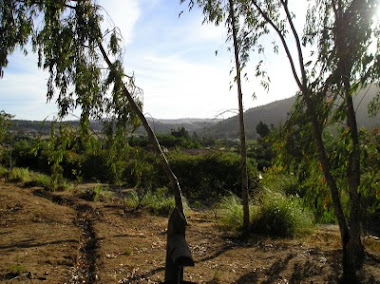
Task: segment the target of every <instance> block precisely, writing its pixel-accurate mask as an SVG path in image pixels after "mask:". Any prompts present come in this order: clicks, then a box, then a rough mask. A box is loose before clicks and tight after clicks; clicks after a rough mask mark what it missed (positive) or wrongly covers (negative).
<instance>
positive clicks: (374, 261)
mask: <svg viewBox="0 0 380 284" xmlns="http://www.w3.org/2000/svg"><path fill="white" fill-rule="evenodd" d="M122 204H123V202H122V201H121V200H120V199H118V198H111V199H109V200H106V201H103V202H100V201H97V202H94V201H89V200H84V199H82V198H79V196H77V195H76V194H75V193H73V192H69V191H65V192H46V191H43V190H41V189H38V188H19V187H17V186H14V185H1V184H0V228H1V230H0V234H1V237H0V282H5V283H8V282H9V283H42V282H43V283H77V282H75V281H77V280H76V278H75V277H76V274H75V271H77V270H78V269H80V268H81V267H83V266H85V264H84V263H83V259H82V258H81V257H80V256H81V253H82V252H81V251H82V250H83V248H85V247H86V246H82V245H81V242H82V237H81V230H82V229H83V228H80V226H79V225H81V226H85V225H86V226H89V227H91V240H92V241H94V246H93V248H94V249H95V251H94V252H92V254H91V259H92V261H93V262H94V263H93V265H92V268H93V269H92V273H93V274H95V275H92V277H91V278H90V279H93V281H94V282H92V283H160V282H162V281H163V279H164V269H165V248H166V228H167V217H160V216H153V215H151V214H148V213H146V212H144V211H141V210H135V211H133V210H132V211H129V212H124V210H123V208H122ZM78 208H81V210H82V211H80V218H81V219H80V221H81V222H78ZM216 217H218V216H215V214H214V212H212V211H204V212H194V211H192V212H190V213H188V222H189V226H188V228H187V233H186V237H187V241H188V243H189V246H190V249H191V251H192V254H193V258H194V260H195V267H190V268H185V271H184V279H185V280H187V281H192V282H195V283H312V282H313V283H336V282H337V280H338V278H339V276H340V274H341V266H340V260H341V251H340V244H339V233H338V229H337V227H336V226H334V225H329V226H323V227H320V228H319V227H317V228H315V229H314V231H313V232H312V233H311V234H309V235H304V236H302V237H297V238H291V239H287V238H284V239H278V238H277V239H271V238H267V237H262V236H258V235H255V236H253V237H252V238H251V239H249V240H241V239H239V238H238V237H236V235H234V234H228V233H226V232H225V231H222V230H220V225H219V223H218V221H217V219H216ZM78 224H79V225H78ZM364 243H365V246H366V251H367V253H368V255H369V257H367V259H366V263H365V267H364V273H363V275H364V281H363V282H364V283H378V282H376V281H378V279H380V263H379V259H380V251H379V244H380V241H379V239H376V238H375V237H373V236H369V237H368V238H366V240H365V242H364ZM85 283H89V282H88V281H87V282H85Z"/></svg>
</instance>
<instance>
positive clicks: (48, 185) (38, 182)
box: [25, 172, 54, 190]
mask: <svg viewBox="0 0 380 284" xmlns="http://www.w3.org/2000/svg"><path fill="white" fill-rule="evenodd" d="M25 185H26V186H40V187H43V188H44V189H48V190H50V189H54V188H53V184H52V180H51V177H50V176H48V175H45V174H41V173H35V172H33V173H31V180H30V181H28V182H27V183H26V184H25Z"/></svg>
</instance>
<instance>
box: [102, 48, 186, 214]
mask: <svg viewBox="0 0 380 284" xmlns="http://www.w3.org/2000/svg"><path fill="white" fill-rule="evenodd" d="M98 45H99V48H100V51H101V53H102V55H103V58H104V60H105V61H106V62H107V65H108V67H109V68H112V67H113V64H112V62H111V61H110V59H109V58H108V56H107V53H106V51H105V49H104V47H103V45H102V43H101V42H98ZM123 92H124V95H125V96H126V98H127V100H128V103H129V104H130V106H131V108H132V110H133V111H134V112H135V114H136V115H137V116H138V117H139V119H140V121H141V123H142V124H143V127H144V129H145V131H146V132H147V134H148V138H149V140H150V142H151V144H152V146H153V148H154V151H155V152H156V154H157V155H158V157H159V159H160V162H161V165H162V168H163V170H164V172H165V174H166V176H167V178H168V179H169V181H170V184H171V186H172V189H173V192H174V198H175V205H176V207H177V208H178V209H179V210H180V212H182V214H184V212H183V204H182V190H181V187H180V184H179V182H178V179H177V177H176V175H175V174H174V173H173V171H172V170H171V168H170V165H169V162H168V160H167V158H166V156H165V153H164V152H163V151H162V148H161V145H160V143H159V142H158V139H157V137H156V135H155V134H154V132H153V130H152V128H151V127H150V126H149V124H148V121H147V120H146V118H145V116H144V114H143V113H142V111H141V110H140V108H139V107H138V105H137V104H136V102H135V101H134V99H133V97H132V95H131V93H130V92H129V91H128V89H127V88H126V87H125V85H123Z"/></svg>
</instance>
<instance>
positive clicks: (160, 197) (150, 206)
mask: <svg viewBox="0 0 380 284" xmlns="http://www.w3.org/2000/svg"><path fill="white" fill-rule="evenodd" d="M141 206H142V207H143V208H144V209H145V210H147V211H149V212H150V213H152V214H155V215H162V216H169V213H170V212H171V211H172V210H173V209H174V207H175V200H174V197H172V196H169V195H168V192H167V188H163V189H158V190H157V191H156V192H152V191H148V192H147V193H146V194H145V195H144V197H143V198H142V200H141Z"/></svg>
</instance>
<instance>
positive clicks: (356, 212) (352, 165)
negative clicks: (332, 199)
mask: <svg viewBox="0 0 380 284" xmlns="http://www.w3.org/2000/svg"><path fill="white" fill-rule="evenodd" d="M345 93H346V94H345V98H346V104H347V126H348V128H349V130H350V132H349V133H350V136H351V141H352V150H351V153H349V161H348V167H347V180H348V190H349V196H350V211H351V212H350V229H349V238H348V240H347V242H346V243H343V278H345V279H346V280H348V279H352V277H353V275H352V273H355V276H356V271H357V270H360V269H361V268H362V267H363V261H364V247H363V245H362V242H361V238H360V237H361V218H360V216H361V214H360V213H361V212H360V211H361V200H360V194H359V192H358V190H359V186H360V144H359V134H358V128H357V122H356V115H355V109H354V105H353V101H352V96H351V94H350V84H349V82H346V83H345Z"/></svg>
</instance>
